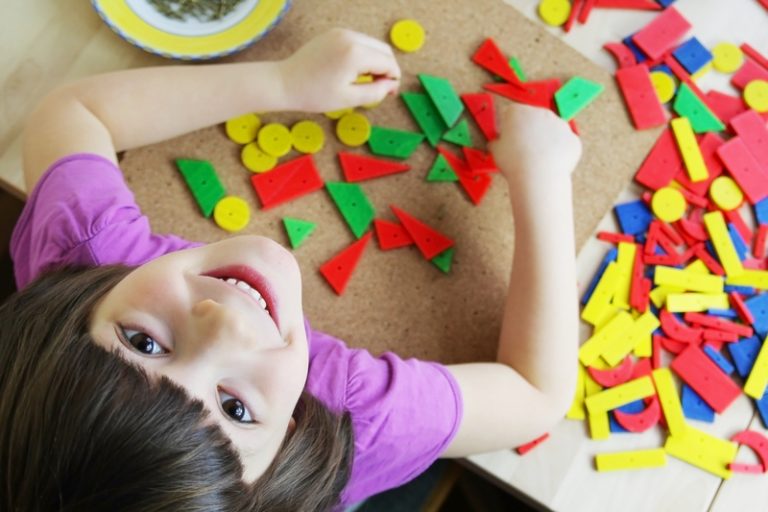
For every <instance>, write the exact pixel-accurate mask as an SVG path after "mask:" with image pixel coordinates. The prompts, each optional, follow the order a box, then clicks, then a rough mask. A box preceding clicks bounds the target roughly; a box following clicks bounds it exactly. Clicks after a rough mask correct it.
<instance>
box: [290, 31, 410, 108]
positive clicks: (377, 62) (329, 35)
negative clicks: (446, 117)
mask: <svg viewBox="0 0 768 512" xmlns="http://www.w3.org/2000/svg"><path fill="white" fill-rule="evenodd" d="M280 68H281V74H282V78H283V86H284V88H285V92H286V94H288V95H289V97H290V98H291V104H295V105H296V107H297V110H301V111H304V112H318V113H319V112H330V111H334V110H341V109H344V108H349V107H357V106H360V105H366V104H370V103H378V102H379V101H381V100H383V99H384V98H385V97H386V96H387V95H388V94H395V93H396V92H397V89H398V87H399V86H400V66H398V64H397V60H395V55H394V53H393V52H392V47H390V46H389V45H388V44H387V43H385V42H383V41H380V40H378V39H374V38H373V37H370V36H367V35H365V34H361V33H359V32H354V31H352V30H344V29H338V28H337V29H332V30H329V31H328V32H325V33H324V34H321V35H319V36H317V37H315V38H314V39H312V40H311V41H310V42H308V43H307V44H305V45H304V46H302V47H301V48H299V50H297V51H296V53H294V54H293V55H291V56H290V57H288V58H287V59H285V60H284V61H282V62H280ZM360 75H373V76H374V78H375V80H374V81H372V82H370V83H355V81H356V80H357V78H358V77H359V76H360Z"/></svg>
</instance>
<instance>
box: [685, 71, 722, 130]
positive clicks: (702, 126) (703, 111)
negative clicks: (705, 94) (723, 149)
mask: <svg viewBox="0 0 768 512" xmlns="http://www.w3.org/2000/svg"><path fill="white" fill-rule="evenodd" d="M672 108H673V109H674V111H675V112H677V114H678V115H680V116H682V117H687V118H688V120H689V121H690V122H691V127H692V128H693V131H694V132H696V133H705V132H719V131H722V130H725V125H724V124H723V123H722V121H720V119H718V118H717V116H716V115H715V114H714V112H712V111H711V110H710V109H709V107H707V105H706V104H705V103H704V102H703V101H701V99H700V98H699V97H698V96H696V93H695V92H693V90H692V89H691V88H690V87H689V86H688V84H686V83H685V82H683V83H681V84H680V88H679V89H678V90H677V96H675V103H674V104H673V105H672Z"/></svg>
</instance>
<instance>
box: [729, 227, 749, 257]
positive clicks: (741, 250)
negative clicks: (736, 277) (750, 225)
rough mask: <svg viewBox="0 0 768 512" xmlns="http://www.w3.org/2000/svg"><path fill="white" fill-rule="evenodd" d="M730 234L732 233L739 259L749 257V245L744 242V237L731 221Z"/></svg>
mask: <svg viewBox="0 0 768 512" xmlns="http://www.w3.org/2000/svg"><path fill="white" fill-rule="evenodd" d="M728 234H729V235H731V241H733V247H734V249H736V253H737V254H738V255H739V259H740V260H741V261H744V260H745V259H747V254H748V253H749V247H747V244H745V243H744V239H743V238H741V235H740V234H739V232H738V231H737V230H736V228H735V227H734V226H733V224H731V223H730V222H729V223H728Z"/></svg>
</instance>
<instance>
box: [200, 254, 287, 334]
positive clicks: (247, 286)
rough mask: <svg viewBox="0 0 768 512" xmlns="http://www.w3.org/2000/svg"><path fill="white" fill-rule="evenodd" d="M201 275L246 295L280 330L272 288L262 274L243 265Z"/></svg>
mask: <svg viewBox="0 0 768 512" xmlns="http://www.w3.org/2000/svg"><path fill="white" fill-rule="evenodd" d="M203 275H205V276H207V277H214V278H216V279H219V280H221V281H224V282H225V283H227V284H229V285H232V286H234V287H235V288H237V289H238V290H239V291H240V292H242V293H244V294H246V295H248V297H249V298H251V299H252V300H254V301H255V302H256V303H257V304H258V305H259V307H261V308H262V309H263V310H264V311H266V312H267V314H269V316H270V317H271V318H272V321H273V322H275V325H276V326H277V328H278V330H279V329H280V321H279V317H278V307H277V300H276V295H275V293H274V291H273V290H274V287H273V286H272V285H271V284H270V282H269V281H267V279H266V278H265V277H264V276H263V275H262V274H260V273H259V272H257V271H256V270H254V269H252V268H251V267H248V266H245V265H231V266H228V267H222V268H218V269H215V270H212V271H210V272H207V273H205V274H203Z"/></svg>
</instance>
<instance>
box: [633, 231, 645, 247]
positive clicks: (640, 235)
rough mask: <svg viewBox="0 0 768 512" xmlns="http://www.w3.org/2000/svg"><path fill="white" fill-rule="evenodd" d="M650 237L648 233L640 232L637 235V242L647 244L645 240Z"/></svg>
mask: <svg viewBox="0 0 768 512" xmlns="http://www.w3.org/2000/svg"><path fill="white" fill-rule="evenodd" d="M647 239H648V237H647V236H646V233H638V234H636V235H635V242H637V243H638V244H640V245H645V241H646V240H647Z"/></svg>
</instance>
